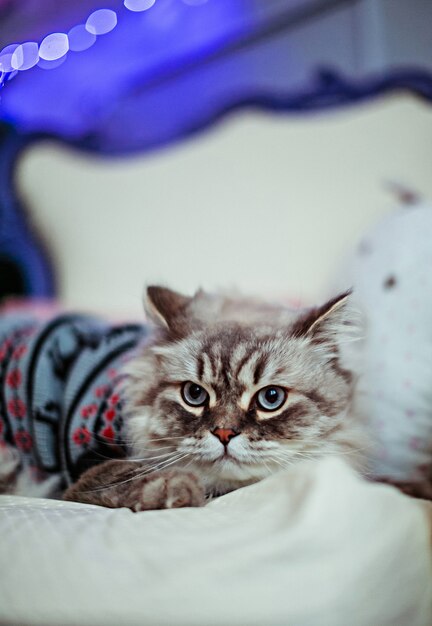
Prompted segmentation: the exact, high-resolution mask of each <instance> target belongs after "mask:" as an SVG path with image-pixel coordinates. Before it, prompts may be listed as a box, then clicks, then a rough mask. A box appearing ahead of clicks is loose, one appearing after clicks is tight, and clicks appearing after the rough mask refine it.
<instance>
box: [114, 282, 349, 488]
mask: <svg viewBox="0 0 432 626" xmlns="http://www.w3.org/2000/svg"><path fill="white" fill-rule="evenodd" d="M348 301H349V294H342V295H340V296H338V297H336V298H334V299H332V300H330V301H329V302H327V303H326V304H324V305H323V306H320V307H317V308H314V309H307V310H302V311H292V310H290V309H287V308H285V307H282V306H277V305H269V304H264V303H262V302H260V301H256V300H251V299H241V298H231V297H226V296H222V295H210V294H207V293H204V292H202V291H200V292H198V293H197V294H196V295H195V296H194V297H186V296H183V295H180V294H178V293H176V292H173V291H171V290H168V289H165V288H162V287H149V288H148V290H147V305H146V309H147V315H148V318H149V320H150V321H151V323H152V324H153V328H154V331H153V333H152V335H151V340H150V341H149V342H148V343H147V344H146V345H145V346H144V347H143V349H142V351H141V353H140V354H139V355H138V356H137V358H135V359H134V360H133V361H132V362H131V364H130V365H129V368H128V379H127V383H126V390H125V397H126V401H127V407H126V408H127V410H128V412H129V418H128V419H129V422H128V423H129V433H130V435H131V437H132V439H133V441H134V450H133V452H134V454H135V455H137V456H138V457H139V458H148V459H149V463H150V465H152V466H154V468H155V469H163V468H164V467H173V466H174V465H180V466H187V467H188V468H190V469H194V470H195V471H197V472H199V473H200V475H201V477H202V478H203V480H204V482H205V483H207V485H208V486H209V488H210V489H212V490H213V491H214V492H220V493H223V492H225V491H228V490H229V489H232V488H234V487H235V486H238V485H240V484H245V483H248V482H253V481H255V480H259V479H261V478H263V477H265V476H267V475H268V474H270V473H272V472H274V471H276V470H278V469H281V468H282V467H286V466H287V465H289V464H290V463H291V462H293V461H295V460H298V459H299V460H300V459H304V458H315V457H316V456H320V455H322V454H326V453H335V452H339V451H342V452H352V451H353V450H352V449H351V448H352V447H353V445H354V442H353V440H352V439H353V437H352V434H351V433H350V428H351V424H350V418H349V417H348V416H347V408H348V406H349V404H350V400H351V395H352V374H351V372H350V371H348V370H347V369H346V368H345V367H344V365H343V364H342V363H341V359H340V345H341V344H342V343H343V342H344V341H346V340H347V339H349V338H350V337H352V334H353V328H354V324H353V317H352V315H351V309H350V306H349V302H348Z"/></svg>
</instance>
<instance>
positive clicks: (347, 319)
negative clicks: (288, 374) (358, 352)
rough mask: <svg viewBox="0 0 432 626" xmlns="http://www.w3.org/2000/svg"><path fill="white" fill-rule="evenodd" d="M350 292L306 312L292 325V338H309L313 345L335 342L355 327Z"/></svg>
mask: <svg viewBox="0 0 432 626" xmlns="http://www.w3.org/2000/svg"><path fill="white" fill-rule="evenodd" d="M350 295H351V290H350V291H346V292H344V293H342V294H339V295H338V296H336V297H335V298H332V299H331V300H329V301H328V302H326V303H325V304H323V305H322V306H320V307H316V308H313V309H310V310H309V311H307V312H306V313H305V314H304V315H302V316H301V317H300V318H299V319H298V320H297V321H296V322H295V324H294V327H293V336H294V337H305V338H309V339H310V340H311V341H312V342H313V343H327V342H337V341H338V340H339V339H341V338H342V336H343V335H346V334H349V333H352V331H353V330H354V328H355V327H357V323H356V322H357V320H356V319H355V317H356V316H355V314H354V312H353V310H352V308H351V306H350Z"/></svg>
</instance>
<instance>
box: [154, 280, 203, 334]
mask: <svg viewBox="0 0 432 626" xmlns="http://www.w3.org/2000/svg"><path fill="white" fill-rule="evenodd" d="M191 301H192V298H190V297H189V296H184V295H182V294H180V293H177V292H176V291H172V290H171V289H168V288H167V287H160V286H157V285H151V286H150V287H147V290H146V296H145V300H144V309H145V313H146V316H147V318H148V319H149V321H151V322H153V323H154V324H155V325H156V326H159V327H160V328H167V329H169V330H175V329H176V326H177V323H178V321H179V319H181V318H184V314H185V312H186V308H187V307H188V305H189V304H190V302H191Z"/></svg>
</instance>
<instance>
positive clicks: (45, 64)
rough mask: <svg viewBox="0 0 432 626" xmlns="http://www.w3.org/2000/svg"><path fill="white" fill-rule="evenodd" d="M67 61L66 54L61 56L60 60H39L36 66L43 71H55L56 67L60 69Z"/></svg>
mask: <svg viewBox="0 0 432 626" xmlns="http://www.w3.org/2000/svg"><path fill="white" fill-rule="evenodd" d="M66 59H67V54H65V55H64V56H62V57H61V58H60V59H55V61H46V60H45V59H39V63H38V64H37V66H38V67H40V68H41V69H43V70H55V68H56V67H60V65H63V63H64V62H65V61H66Z"/></svg>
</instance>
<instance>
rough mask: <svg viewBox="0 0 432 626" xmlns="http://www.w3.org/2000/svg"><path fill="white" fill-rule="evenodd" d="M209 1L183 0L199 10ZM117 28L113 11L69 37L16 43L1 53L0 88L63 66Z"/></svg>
mask: <svg viewBox="0 0 432 626" xmlns="http://www.w3.org/2000/svg"><path fill="white" fill-rule="evenodd" d="M207 1H208V0H183V2H184V3H185V4H189V5H191V6H198V5H200V4H205V3H206V2H207ZM156 2H157V0H124V2H123V4H124V6H125V8H126V9H128V10H129V11H132V12H134V13H138V12H142V11H147V10H149V9H151V8H152V7H153V6H154V5H155V4H156ZM116 26H117V13H116V12H115V11H113V10H112V9H97V10H96V11H93V13H91V14H90V15H89V17H88V18H87V20H86V22H85V24H77V25H76V26H74V27H73V28H71V29H70V31H69V32H68V33H51V34H49V35H47V36H46V37H45V38H44V39H43V40H42V42H41V43H40V44H38V43H37V42H35V41H26V42H23V43H13V44H10V45H8V46H6V47H5V48H3V50H1V52H0V87H2V86H3V84H4V83H5V82H6V81H8V80H10V79H11V78H13V77H14V76H16V75H17V74H18V72H20V71H25V70H29V69H31V68H32V67H34V66H35V65H37V66H38V67H41V68H43V69H53V68H55V67H58V66H59V65H61V64H62V63H63V62H64V61H65V60H66V57H67V55H68V52H69V51H72V52H83V51H84V50H87V49H88V48H90V47H91V46H92V45H93V44H94V43H95V41H96V39H97V37H99V36H101V35H105V34H107V33H109V32H111V31H112V30H114V28H115V27H116Z"/></svg>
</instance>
